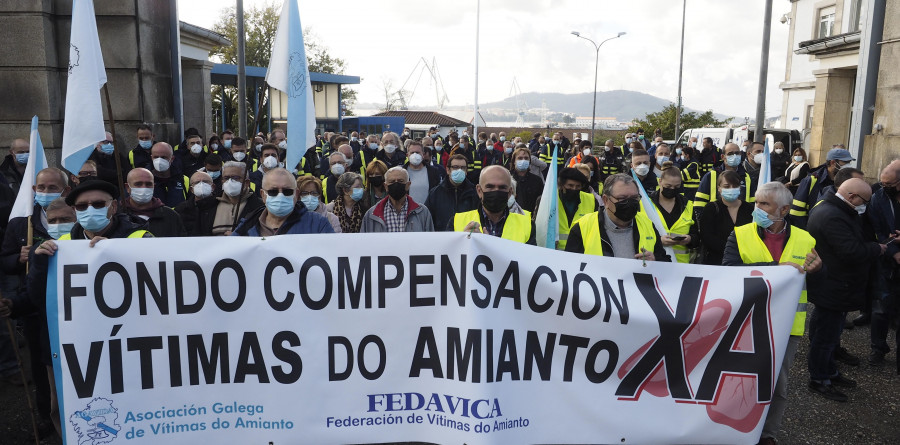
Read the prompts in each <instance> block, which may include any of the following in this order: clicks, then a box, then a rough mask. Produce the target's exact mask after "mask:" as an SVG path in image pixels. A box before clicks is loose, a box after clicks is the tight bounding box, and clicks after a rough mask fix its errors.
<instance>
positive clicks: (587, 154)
mask: <svg viewBox="0 0 900 445" xmlns="http://www.w3.org/2000/svg"><path fill="white" fill-rule="evenodd" d="M581 153H582V154H583V155H585V156H590V155H591V149H590V148H585V149H584V150H583V151H582V152H581Z"/></svg>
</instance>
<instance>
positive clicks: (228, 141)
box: [222, 139, 231, 150]
mask: <svg viewBox="0 0 900 445" xmlns="http://www.w3.org/2000/svg"><path fill="white" fill-rule="evenodd" d="M222 147H223V148H227V149H229V150H231V139H225V140H224V141H222Z"/></svg>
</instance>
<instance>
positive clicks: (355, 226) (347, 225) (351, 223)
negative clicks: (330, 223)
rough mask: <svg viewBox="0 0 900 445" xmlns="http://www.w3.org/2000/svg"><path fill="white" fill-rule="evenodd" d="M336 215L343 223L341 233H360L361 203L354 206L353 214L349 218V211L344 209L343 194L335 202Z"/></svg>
mask: <svg viewBox="0 0 900 445" xmlns="http://www.w3.org/2000/svg"><path fill="white" fill-rule="evenodd" d="M334 214H335V215H337V217H338V219H339V220H340V221H341V231H342V232H343V233H359V226H360V225H361V224H362V214H361V212H360V210H359V203H356V205H355V206H353V214H352V215H349V216H348V215H347V210H346V209H345V208H344V194H343V193H341V194H339V195H338V197H337V198H335V200H334Z"/></svg>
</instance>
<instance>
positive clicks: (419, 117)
mask: <svg viewBox="0 0 900 445" xmlns="http://www.w3.org/2000/svg"><path fill="white" fill-rule="evenodd" d="M374 116H385V117H403V118H406V123H407V124H408V125H440V126H442V127H465V126H467V125H468V124H466V123H465V122H464V121H461V120H459V119H454V118H452V117H450V116H447V115H445V114H441V113H438V112H435V111H382V112H381V113H378V114H375V115H374Z"/></svg>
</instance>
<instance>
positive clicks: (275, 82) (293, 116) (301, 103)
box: [266, 0, 316, 170]
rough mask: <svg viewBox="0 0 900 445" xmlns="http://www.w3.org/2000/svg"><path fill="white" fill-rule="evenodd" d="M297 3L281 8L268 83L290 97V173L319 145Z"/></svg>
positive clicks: (293, 0) (267, 77) (288, 166)
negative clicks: (308, 151)
mask: <svg viewBox="0 0 900 445" xmlns="http://www.w3.org/2000/svg"><path fill="white" fill-rule="evenodd" d="M297 1H298V0H288V1H286V2H285V3H284V6H282V7H281V19H280V20H279V21H278V31H276V32H275V42H274V43H273V44H272V57H271V58H270V59H269V70H268V71H267V72H266V83H268V84H269V86H271V87H273V88H277V89H279V90H281V91H283V92H284V93H285V94H287V96H288V116H287V119H288V123H287V153H286V157H285V161H284V162H285V164H284V165H285V167H287V169H288V170H292V169H294V168H297V167H298V164H300V159H301V158H302V157H303V155H305V154H306V150H307V149H309V147H312V146H313V145H315V143H316V107H315V105H314V104H313V91H312V85H311V84H310V82H309V65H308V64H307V61H306V48H305V47H304V46H303V27H302V26H300V7H299V6H298V5H297Z"/></svg>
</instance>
